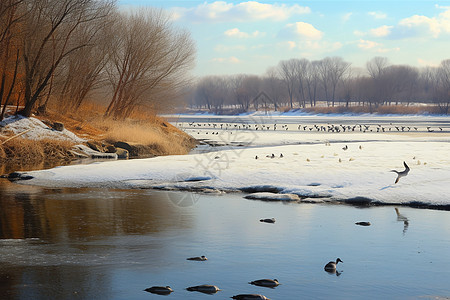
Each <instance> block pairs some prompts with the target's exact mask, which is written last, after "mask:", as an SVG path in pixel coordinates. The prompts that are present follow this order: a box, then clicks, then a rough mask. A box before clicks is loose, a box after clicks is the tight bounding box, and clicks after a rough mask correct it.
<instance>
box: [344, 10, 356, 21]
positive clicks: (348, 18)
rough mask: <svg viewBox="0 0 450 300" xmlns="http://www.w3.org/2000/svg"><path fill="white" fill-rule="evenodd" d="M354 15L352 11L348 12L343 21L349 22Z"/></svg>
mask: <svg viewBox="0 0 450 300" xmlns="http://www.w3.org/2000/svg"><path fill="white" fill-rule="evenodd" d="M352 15H353V13H352V12H349V13H346V14H345V15H343V16H342V21H344V22H347V21H348V20H350V17H351V16H352Z"/></svg>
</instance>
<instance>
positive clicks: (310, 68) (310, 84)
mask: <svg viewBox="0 0 450 300" xmlns="http://www.w3.org/2000/svg"><path fill="white" fill-rule="evenodd" d="M319 64H320V62H319V61H312V62H309V63H308V65H307V66H306V74H305V82H306V89H307V91H308V98H309V101H310V105H311V106H316V97H317V86H318V82H319Z"/></svg>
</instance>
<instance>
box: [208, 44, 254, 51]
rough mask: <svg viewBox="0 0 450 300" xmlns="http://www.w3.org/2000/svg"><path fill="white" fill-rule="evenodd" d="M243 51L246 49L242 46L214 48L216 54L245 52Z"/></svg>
mask: <svg viewBox="0 0 450 300" xmlns="http://www.w3.org/2000/svg"><path fill="white" fill-rule="evenodd" d="M245 50H247V47H245V46H243V45H232V46H227V45H217V46H216V47H215V48H214V51H216V52H230V51H245Z"/></svg>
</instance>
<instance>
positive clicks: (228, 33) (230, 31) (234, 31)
mask: <svg viewBox="0 0 450 300" xmlns="http://www.w3.org/2000/svg"><path fill="white" fill-rule="evenodd" d="M225 35H226V36H231V37H238V38H248V37H249V36H250V35H249V34H248V33H245V32H242V31H240V30H239V29H238V28H233V29H228V30H227V31H225Z"/></svg>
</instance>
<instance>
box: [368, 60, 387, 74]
mask: <svg viewBox="0 0 450 300" xmlns="http://www.w3.org/2000/svg"><path fill="white" fill-rule="evenodd" d="M388 66H389V61H388V59H387V58H386V57H380V56H376V57H374V58H372V59H371V60H370V61H368V62H367V63H366V68H367V72H369V75H370V77H372V78H373V79H377V78H379V77H380V76H382V75H383V73H384V71H385V69H386V68H387V67H388Z"/></svg>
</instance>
